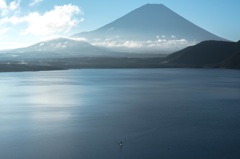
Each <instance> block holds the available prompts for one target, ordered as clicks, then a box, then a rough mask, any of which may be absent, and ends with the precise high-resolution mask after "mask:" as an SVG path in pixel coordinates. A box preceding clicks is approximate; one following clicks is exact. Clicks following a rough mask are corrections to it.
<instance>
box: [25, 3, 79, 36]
mask: <svg viewBox="0 0 240 159" xmlns="http://www.w3.org/2000/svg"><path fill="white" fill-rule="evenodd" d="M80 13H81V12H80V9H79V8H78V7H77V6H74V5H71V4H68V5H63V6H55V7H54V9H53V10H51V11H49V12H46V13H44V14H43V15H40V14H39V13H37V12H34V13H30V14H29V15H28V16H26V17H24V21H26V22H27V23H28V27H27V28H26V29H25V30H24V31H23V32H22V33H23V34H34V35H49V34H52V33H58V32H68V31H69V30H70V29H71V28H72V27H74V26H76V24H78V22H79V21H81V20H77V19H75V18H74V17H73V16H74V15H77V14H80Z"/></svg>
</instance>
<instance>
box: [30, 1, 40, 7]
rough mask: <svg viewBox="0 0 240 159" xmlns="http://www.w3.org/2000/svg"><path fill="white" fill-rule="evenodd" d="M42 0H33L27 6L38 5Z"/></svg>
mask: <svg viewBox="0 0 240 159" xmlns="http://www.w3.org/2000/svg"><path fill="white" fill-rule="evenodd" d="M42 1H43V0H33V1H32V2H31V3H30V4H29V6H35V5H38V4H39V3H41V2H42Z"/></svg>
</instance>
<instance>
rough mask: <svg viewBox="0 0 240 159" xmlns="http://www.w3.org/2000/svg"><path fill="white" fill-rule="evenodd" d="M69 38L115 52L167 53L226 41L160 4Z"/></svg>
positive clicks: (141, 8)
mask: <svg viewBox="0 0 240 159" xmlns="http://www.w3.org/2000/svg"><path fill="white" fill-rule="evenodd" d="M72 37H78V38H79V37H80V38H85V39H86V40H87V41H88V42H89V43H91V44H93V45H97V46H103V47H110V48H115V49H125V50H126V49H127V50H129V49H130V50H133V49H140V50H148V51H149V50H158V51H159V50H162V51H164V50H165V51H167V50H169V51H170V52H173V51H176V50H180V49H182V48H184V47H187V46H190V45H194V44H196V43H199V42H201V41H205V40H218V41H226V40H225V39H223V38H221V37H219V36H217V35H214V34H212V33H210V32H208V31H206V30H204V29H202V28H200V27H199V26H197V25H195V24H193V23H191V22H190V21H188V20H186V19H185V18H183V17H181V16H180V15H178V14H177V13H175V12H173V11H172V10H170V9H169V8H167V7H166V6H164V5H163V4H146V5H144V6H142V7H140V8H137V9H135V10H133V11H132V12H130V13H128V14H126V15H124V16H123V17H120V18H119V19H117V20H115V21H113V22H111V23H109V24H107V25H105V26H103V27H100V28H98V29H96V30H94V31H90V32H81V33H78V34H75V35H73V36H72Z"/></svg>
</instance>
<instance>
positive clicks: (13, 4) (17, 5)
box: [9, 0, 20, 10]
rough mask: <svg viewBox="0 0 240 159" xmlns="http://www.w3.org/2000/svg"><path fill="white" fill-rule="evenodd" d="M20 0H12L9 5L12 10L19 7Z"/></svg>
mask: <svg viewBox="0 0 240 159" xmlns="http://www.w3.org/2000/svg"><path fill="white" fill-rule="evenodd" d="M19 5H20V0H16V1H12V2H11V3H10V5H9V9H10V10H16V9H18V8H19Z"/></svg>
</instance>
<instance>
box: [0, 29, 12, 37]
mask: <svg viewBox="0 0 240 159" xmlns="http://www.w3.org/2000/svg"><path fill="white" fill-rule="evenodd" d="M8 30H10V28H3V29H0V35H2V34H5V33H6V32H8Z"/></svg>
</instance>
